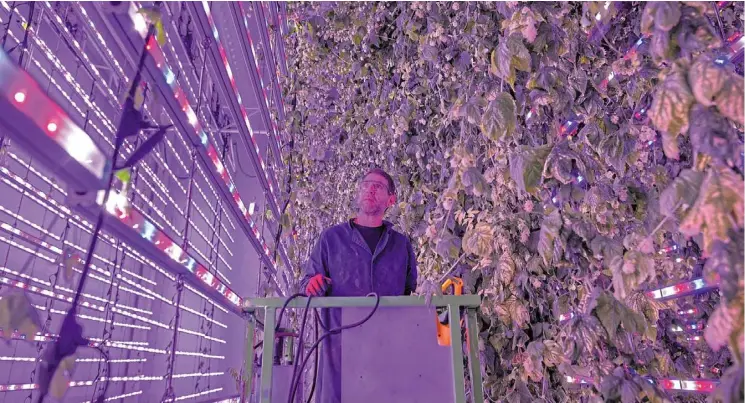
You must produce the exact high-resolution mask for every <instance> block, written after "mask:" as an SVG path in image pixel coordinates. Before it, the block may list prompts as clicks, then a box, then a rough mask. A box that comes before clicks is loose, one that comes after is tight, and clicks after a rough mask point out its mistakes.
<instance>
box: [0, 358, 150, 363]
mask: <svg viewBox="0 0 745 403" xmlns="http://www.w3.org/2000/svg"><path fill="white" fill-rule="evenodd" d="M0 361H14V362H42V361H43V360H42V359H41V358H36V357H7V356H0ZM75 362H107V361H106V359H104V358H76V359H75ZM108 362H110V363H112V364H125V363H126V364H131V363H138V362H147V358H121V359H110V360H108Z"/></svg>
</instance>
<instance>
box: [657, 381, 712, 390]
mask: <svg viewBox="0 0 745 403" xmlns="http://www.w3.org/2000/svg"><path fill="white" fill-rule="evenodd" d="M650 383H654V384H656V385H657V386H659V387H660V388H662V389H665V390H679V391H686V392H699V393H711V392H713V391H714V389H716V387H717V386H718V385H719V381H717V380H713V379H693V380H683V379H658V380H655V381H653V380H650Z"/></svg>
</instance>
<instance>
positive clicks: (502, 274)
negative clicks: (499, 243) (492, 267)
mask: <svg viewBox="0 0 745 403" xmlns="http://www.w3.org/2000/svg"><path fill="white" fill-rule="evenodd" d="M497 267H498V269H499V274H498V275H499V282H500V283H502V284H503V285H505V286H506V285H509V284H510V283H511V282H512V278H513V277H514V275H515V261H514V260H513V259H512V256H510V254H509V252H507V251H504V252H502V256H500V257H499V265H498V266H497Z"/></svg>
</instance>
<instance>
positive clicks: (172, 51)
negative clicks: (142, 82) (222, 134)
mask: <svg viewBox="0 0 745 403" xmlns="http://www.w3.org/2000/svg"><path fill="white" fill-rule="evenodd" d="M168 20H170V22H171V26H172V27H173V28H174V30H175V31H177V32H178V27H176V26H175V25H174V24H175V21H176V18H169V19H168ZM163 31H164V32H163V33H164V34H165V37H166V44H167V45H168V48H169V49H170V52H168V53H170V55H171V57H172V58H173V60H174V61H175V62H176V65H178V67H179V72H181V74H179V76H178V77H175V76H174V75H173V72H172V71H171V72H170V73H171V75H169V76H167V77H166V81H167V82H168V84H169V85H170V84H171V81H173V80H179V79H183V80H184V83H185V84H186V88H187V89H188V90H189V92H188V95H189V96H190V97H191V99H194V100H196V99H198V98H199V97H198V94H197V92H196V91H194V86H193V85H192V84H191V80H190V79H189V76H190V75H191V73H194V74H196V72H195V71H194V70H195V69H193V68H188V69H185V68H184V66H183V64H182V63H181V58H180V57H179V53H180V52H179V51H178V50H177V49H176V45H175V44H176V43H177V42H174V41H172V40H171V36H170V35H169V34H168V29H164V30H163ZM179 42H181V41H180V40H179ZM164 57H165V60H166V62H167V63H169V65H171V64H172V63H171V61H169V57H168V55H167V54H166V53H165V52H164ZM205 63H206V61H205ZM195 80H199V78H197V77H195ZM199 118H200V119H202V121H203V122H204V123H205V125H206V126H209V123H210V122H211V123H212V127H216V124H215V122H214V118H212V117H211V115H209V114H205V112H204V108H199ZM208 136H209V137H210V138H211V139H212V141H213V142H214V143H215V144H218V141H217V138H216V137H215V134H214V133H213V132H210V133H208Z"/></svg>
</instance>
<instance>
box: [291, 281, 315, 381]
mask: <svg viewBox="0 0 745 403" xmlns="http://www.w3.org/2000/svg"><path fill="white" fill-rule="evenodd" d="M311 299H313V296H312V295H309V296H308V300H307V301H306V303H305V310H304V311H303V321H302V323H301V325H300V335H299V336H298V342H297V345H298V348H297V353H296V354H295V359H294V360H292V361H293V363H292V378H290V379H291V380H290V385H293V384H294V383H295V382H296V378H300V374H298V373H297V363H298V361H300V358H301V357H300V351H301V348H300V346H302V345H303V344H302V343H303V339H304V337H303V336H304V335H305V323H306V322H307V319H308V311H310V300H311ZM297 382H299V380H297Z"/></svg>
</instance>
